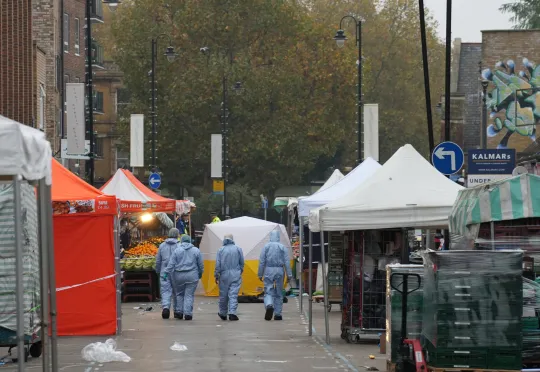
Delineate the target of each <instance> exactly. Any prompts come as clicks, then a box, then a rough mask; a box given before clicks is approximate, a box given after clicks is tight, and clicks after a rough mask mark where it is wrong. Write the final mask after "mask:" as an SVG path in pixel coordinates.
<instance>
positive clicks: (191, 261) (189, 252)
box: [165, 235, 204, 315]
mask: <svg viewBox="0 0 540 372" xmlns="http://www.w3.org/2000/svg"><path fill="white" fill-rule="evenodd" d="M203 271H204V263H203V259H202V255H201V251H199V249H198V248H196V247H195V246H193V244H191V238H190V237H189V236H187V235H184V236H183V237H182V240H181V244H180V246H179V247H178V249H176V250H175V251H174V253H173V255H172V257H171V259H170V261H169V265H167V268H166V269H165V273H166V274H167V275H169V276H171V277H172V283H173V285H174V288H175V291H176V308H177V309H178V311H177V312H179V313H182V314H184V315H193V302H194V299H195V290H196V289H197V284H199V279H200V278H201V277H202V274H203Z"/></svg>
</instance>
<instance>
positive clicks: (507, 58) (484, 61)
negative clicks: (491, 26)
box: [452, 30, 540, 155]
mask: <svg viewBox="0 0 540 372" xmlns="http://www.w3.org/2000/svg"><path fill="white" fill-rule="evenodd" d="M453 59H454V61H455V62H458V63H456V65H455V66H454V67H455V68H453V70H452V83H453V84H452V92H453V95H454V94H455V95H456V96H461V97H463V102H464V104H463V119H464V121H463V145H464V149H465V150H467V149H471V148H480V147H481V146H483V144H482V132H483V129H482V104H483V103H482V85H481V81H482V80H488V81H489V85H488V88H487V95H486V101H487V106H488V108H487V130H486V132H487V134H488V136H487V147H488V148H497V147H507V148H514V149H516V151H517V152H518V154H522V155H525V154H528V153H535V152H539V151H540V145H539V144H538V143H537V141H536V138H537V137H538V135H537V134H536V130H537V129H538V126H537V124H538V123H539V121H540V86H538V85H539V83H538V81H539V77H536V76H537V74H540V30H493V31H483V32H482V43H461V40H459V39H456V41H455V43H454V55H453ZM537 63H538V65H537ZM482 71H483V73H482ZM535 77H536V78H535ZM516 90H517V94H516ZM516 102H517V107H518V109H517V113H516V112H515V110H514V107H516Z"/></svg>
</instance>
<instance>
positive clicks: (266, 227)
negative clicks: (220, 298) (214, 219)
mask: <svg viewBox="0 0 540 372" xmlns="http://www.w3.org/2000/svg"><path fill="white" fill-rule="evenodd" d="M274 230H277V231H279V232H280V242H281V244H283V245H284V246H285V247H287V248H288V249H289V257H290V258H291V260H292V250H291V243H290V240H289V236H288V235H287V230H286V229H285V226H283V225H281V224H278V223H275V222H269V221H264V220H259V219H257V218H251V217H239V218H233V219H231V220H226V221H223V222H219V223H213V224H209V225H206V228H205V230H204V234H203V237H202V240H201V244H200V250H201V253H202V255H203V260H204V273H203V277H202V278H201V282H202V283H201V284H202V286H199V289H201V288H202V289H203V290H204V294H206V295H207V296H217V295H218V294H219V291H218V286H217V284H216V283H215V280H214V269H215V267H216V254H217V251H218V250H219V248H221V246H222V245H223V238H224V236H225V235H227V234H233V237H234V242H235V244H236V245H237V246H238V247H240V248H242V251H243V252H244V261H245V266H244V274H243V275H242V288H241V289H240V295H242V296H256V295H258V294H260V293H261V292H263V284H262V283H261V281H260V280H259V278H258V276H257V271H258V268H259V255H260V254H261V251H262V248H263V247H264V246H265V245H266V243H268V242H269V241H270V233H271V232H272V231H274Z"/></svg>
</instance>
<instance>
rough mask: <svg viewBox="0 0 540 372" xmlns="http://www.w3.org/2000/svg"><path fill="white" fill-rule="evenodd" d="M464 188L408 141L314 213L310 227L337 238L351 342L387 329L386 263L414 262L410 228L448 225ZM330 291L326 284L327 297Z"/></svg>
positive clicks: (345, 334) (347, 334) (345, 319)
mask: <svg viewBox="0 0 540 372" xmlns="http://www.w3.org/2000/svg"><path fill="white" fill-rule="evenodd" d="M461 189H463V187H461V186H460V185H458V184H456V183H454V182H452V181H450V180H449V179H448V178H446V177H445V176H444V175H442V174H441V173H439V172H438V171H437V170H436V169H435V168H434V167H433V166H432V165H431V164H430V163H429V162H428V161H427V160H426V159H424V157H422V155H420V154H419V153H418V152H417V151H416V150H415V149H414V148H413V147H412V146H411V145H405V146H403V147H401V148H400V149H399V150H398V151H396V153H395V154H394V155H393V156H392V157H391V158H390V159H389V160H388V161H387V162H386V163H385V164H384V165H383V166H382V167H381V168H380V169H379V170H377V171H376V172H375V173H374V174H373V176H372V177H370V178H369V179H367V180H366V181H365V182H363V183H362V184H360V186H358V187H356V188H355V189H354V190H352V191H351V192H349V193H347V194H346V195H344V196H342V197H340V198H339V199H337V200H335V201H333V202H332V203H329V204H326V205H324V206H323V207H321V208H318V209H315V210H311V211H310V216H309V227H310V229H311V230H312V231H320V232H321V234H322V232H323V231H329V232H331V237H330V240H331V241H332V240H334V241H336V242H337V243H336V244H335V245H336V246H337V253H336V263H337V265H341V267H343V268H344V271H343V272H342V273H341V275H340V274H339V273H337V272H335V273H334V274H333V275H335V276H337V277H338V278H343V279H341V280H342V284H343V296H344V299H343V301H344V304H345V306H344V309H343V318H342V331H343V333H342V337H346V338H347V339H348V340H351V339H356V338H358V337H359V335H360V334H362V333H364V332H365V331H375V332H380V331H382V330H384V327H383V328H382V329H381V328H379V326H380V325H384V323H383V322H382V319H384V316H385V315H384V314H385V312H386V311H385V306H386V305H385V290H386V284H385V281H386V275H385V272H384V269H385V265H386V264H390V263H394V262H396V261H397V262H399V261H402V263H407V262H408V258H409V249H408V241H407V239H406V236H407V229H410V228H432V229H436V228H446V227H447V226H448V215H449V214H450V211H451V209H452V206H453V204H454V201H455V200H456V197H457V194H458V192H459V190H461ZM341 231H348V233H347V234H341V233H340V232H341ZM339 253H341V255H340V254H339ZM329 256H330V257H332V256H333V254H332V253H329ZM337 257H340V258H337ZM330 264H332V262H330ZM329 276H330V273H329ZM324 282H325V284H327V281H326V280H325V281H324ZM328 292H329V291H328V288H327V287H326V288H325V296H327V295H328ZM325 300H326V302H327V300H328V299H327V298H326V299H325ZM327 317H328V314H327V312H326V311H325V318H326V320H327V319H328V318H327ZM366 321H367V322H368V323H369V324H370V325H369V328H368V327H367V326H366V324H365V322H366ZM326 324H327V325H328V323H326ZM371 324H376V327H377V328H371ZM326 330H327V332H326V333H327V340H328V328H327V329H326Z"/></svg>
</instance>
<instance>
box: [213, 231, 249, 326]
mask: <svg viewBox="0 0 540 372" xmlns="http://www.w3.org/2000/svg"><path fill="white" fill-rule="evenodd" d="M243 272H244V253H243V252H242V249H241V248H240V247H238V246H236V245H235V244H234V241H233V240H232V239H229V238H225V239H224V240H223V247H221V248H220V249H219V251H218V253H217V256H216V269H215V271H214V277H215V278H216V281H217V282H219V315H220V316H226V315H227V314H229V315H236V310H237V309H238V292H239V291H240V287H241V286H242V273H243ZM227 305H228V306H227Z"/></svg>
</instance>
